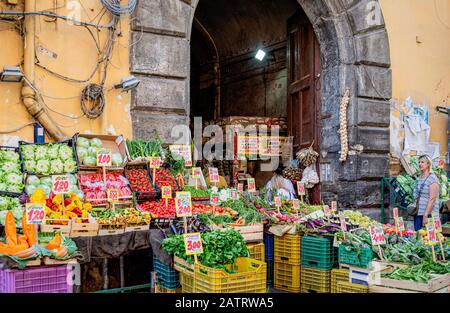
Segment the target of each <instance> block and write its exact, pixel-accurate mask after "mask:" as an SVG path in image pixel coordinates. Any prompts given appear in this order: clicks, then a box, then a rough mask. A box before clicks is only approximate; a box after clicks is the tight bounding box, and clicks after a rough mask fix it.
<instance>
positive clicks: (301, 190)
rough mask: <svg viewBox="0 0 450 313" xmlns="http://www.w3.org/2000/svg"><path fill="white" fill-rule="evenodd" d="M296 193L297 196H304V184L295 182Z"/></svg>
mask: <svg viewBox="0 0 450 313" xmlns="http://www.w3.org/2000/svg"><path fill="white" fill-rule="evenodd" d="M297 192H298V195H299V196H304V195H306V191H305V184H304V183H301V182H299V181H298V182H297Z"/></svg>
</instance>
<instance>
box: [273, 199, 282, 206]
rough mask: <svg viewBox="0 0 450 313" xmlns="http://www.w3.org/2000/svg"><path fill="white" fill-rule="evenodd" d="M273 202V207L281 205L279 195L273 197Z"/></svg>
mask: <svg viewBox="0 0 450 313" xmlns="http://www.w3.org/2000/svg"><path fill="white" fill-rule="evenodd" d="M274 202H275V207H277V208H280V207H281V198H280V197H275V198H274Z"/></svg>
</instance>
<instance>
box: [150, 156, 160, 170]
mask: <svg viewBox="0 0 450 313" xmlns="http://www.w3.org/2000/svg"><path fill="white" fill-rule="evenodd" d="M160 167H161V158H158V157H151V158H150V168H151V169H157V168H160Z"/></svg>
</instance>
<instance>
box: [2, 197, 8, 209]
mask: <svg viewBox="0 0 450 313" xmlns="http://www.w3.org/2000/svg"><path fill="white" fill-rule="evenodd" d="M8 208H9V200H8V198H7V197H0V210H2V211H3V210H8Z"/></svg>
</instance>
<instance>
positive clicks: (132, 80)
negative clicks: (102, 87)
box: [114, 75, 141, 91]
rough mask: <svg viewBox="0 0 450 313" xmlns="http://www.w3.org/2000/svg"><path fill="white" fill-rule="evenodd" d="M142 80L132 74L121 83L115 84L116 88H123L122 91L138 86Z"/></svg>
mask: <svg viewBox="0 0 450 313" xmlns="http://www.w3.org/2000/svg"><path fill="white" fill-rule="evenodd" d="M140 82H141V81H140V80H139V79H137V78H136V77H134V76H133V75H131V76H128V77H125V78H124V79H122V82H121V83H120V84H117V85H114V88H116V89H120V88H122V91H129V90H131V89H134V88H136V87H137V86H138V85H139V84H140Z"/></svg>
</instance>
